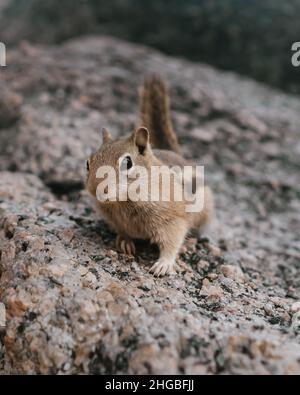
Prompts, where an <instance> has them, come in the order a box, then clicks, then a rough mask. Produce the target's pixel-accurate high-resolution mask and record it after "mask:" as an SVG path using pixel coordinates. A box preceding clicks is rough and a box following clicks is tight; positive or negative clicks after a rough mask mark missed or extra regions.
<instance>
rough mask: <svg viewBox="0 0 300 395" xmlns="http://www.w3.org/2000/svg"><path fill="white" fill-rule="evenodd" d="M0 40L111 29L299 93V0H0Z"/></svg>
mask: <svg viewBox="0 0 300 395" xmlns="http://www.w3.org/2000/svg"><path fill="white" fill-rule="evenodd" d="M0 13H1V16H0V39H1V41H3V42H5V43H6V44H7V45H9V46H13V45H17V44H18V43H19V42H20V41H21V40H28V41H30V42H38V43H60V42H63V41H65V40H67V39H70V38H72V37H77V36H81V35H86V34H102V35H103V34H105V35H112V36H115V37H118V38H122V39H125V40H127V41H132V42H138V43H143V44H146V45H149V46H152V47H155V48H157V49H159V50H161V51H163V52H164V53H166V54H170V55H175V56H178V57H184V58H187V59H190V60H192V61H200V62H204V63H208V64H211V65H213V66H216V67H218V68H220V69H224V70H232V71H235V72H238V73H240V74H243V75H247V76H250V77H252V78H254V79H256V80H259V81H262V82H264V83H266V84H269V85H271V86H274V87H277V88H280V89H282V90H284V91H287V92H291V93H296V94H299V92H300V69H299V68H295V67H293V66H292V65H291V55H292V53H291V46H292V43H293V42H295V41H299V40H300V24H299V15H300V1H299V0H289V1H282V0H264V1H261V0H249V1H245V0H164V1H162V0H151V1H146V0H110V1H105V0H82V1H79V0H44V1H40V0H0Z"/></svg>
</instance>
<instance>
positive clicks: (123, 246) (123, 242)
mask: <svg viewBox="0 0 300 395" xmlns="http://www.w3.org/2000/svg"><path fill="white" fill-rule="evenodd" d="M116 244H117V249H118V250H119V251H120V252H122V253H123V254H126V255H135V244H134V242H133V241H132V240H131V239H129V238H127V237H124V236H121V235H118V236H117V240H116Z"/></svg>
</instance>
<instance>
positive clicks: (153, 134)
mask: <svg viewBox="0 0 300 395" xmlns="http://www.w3.org/2000/svg"><path fill="white" fill-rule="evenodd" d="M140 111H141V114H140V116H141V124H142V125H143V126H146V127H147V128H148V130H149V132H150V142H151V146H152V147H153V148H160V149H168V150H172V151H174V152H177V153H179V152H180V148H179V144H178V141H177V136H176V134H175V132H174V129H173V127H172V122H171V117H170V105H169V96H168V93H167V89H166V85H165V83H164V82H163V80H162V79H161V78H160V77H159V76H158V75H155V74H153V75H149V76H147V77H146V78H145V82H144V86H143V88H142V90H141V109H140Z"/></svg>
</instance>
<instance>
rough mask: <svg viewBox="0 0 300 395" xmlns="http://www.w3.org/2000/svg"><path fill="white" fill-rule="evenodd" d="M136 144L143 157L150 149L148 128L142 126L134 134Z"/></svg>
mask: <svg viewBox="0 0 300 395" xmlns="http://www.w3.org/2000/svg"><path fill="white" fill-rule="evenodd" d="M134 143H135V144H136V146H137V147H138V150H139V153H140V154H141V155H143V154H144V152H145V150H146V149H147V148H148V147H149V132H148V129H147V128H145V127H144V126H142V127H140V128H138V129H137V130H136V131H135V132H134Z"/></svg>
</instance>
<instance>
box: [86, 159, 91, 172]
mask: <svg viewBox="0 0 300 395" xmlns="http://www.w3.org/2000/svg"><path fill="white" fill-rule="evenodd" d="M86 169H87V171H89V170H90V162H89V161H88V160H87V161H86Z"/></svg>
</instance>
